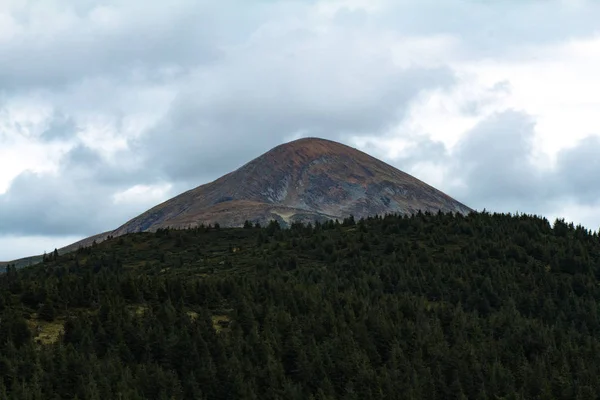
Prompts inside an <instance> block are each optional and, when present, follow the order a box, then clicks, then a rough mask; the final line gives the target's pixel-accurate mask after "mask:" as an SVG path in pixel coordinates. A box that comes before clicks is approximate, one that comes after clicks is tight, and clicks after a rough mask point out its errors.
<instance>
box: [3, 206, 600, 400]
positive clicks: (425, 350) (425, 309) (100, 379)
mask: <svg viewBox="0 0 600 400" xmlns="http://www.w3.org/2000/svg"><path fill="white" fill-rule="evenodd" d="M599 279H600V238H599V236H598V233H597V232H591V231H589V230H586V229H584V228H582V227H575V226H573V225H572V224H566V223H565V222H564V221H562V220H557V221H555V222H554V223H550V222H549V221H547V220H546V219H543V218H539V217H534V216H527V215H505V214H489V213H485V212H484V213H473V214H471V215H469V216H461V215H452V214H437V215H432V214H421V213H420V214H418V215H415V216H412V217H402V216H391V215H390V216H385V217H374V218H370V219H367V220H360V221H354V220H353V219H347V220H345V221H343V222H339V223H333V222H331V223H325V224H316V225H301V224H294V225H292V226H291V227H290V228H289V229H281V228H280V227H279V225H278V224H277V223H274V222H272V223H271V224H270V225H269V226H266V227H258V226H255V225H252V224H251V223H247V224H246V225H245V227H244V228H236V229H224V228H219V227H218V226H208V227H199V228H194V229H189V230H179V231H177V230H159V231H157V232H156V233H137V234H130V235H126V236H122V237H116V238H111V239H109V240H107V241H105V242H102V243H99V244H94V245H93V246H92V247H89V248H83V249H80V250H78V251H76V252H74V253H70V254H65V255H58V254H57V253H51V254H48V255H46V256H45V257H44V262H43V263H41V264H39V265H36V266H32V267H29V268H24V269H19V270H17V269H15V268H13V267H8V268H7V270H6V273H3V274H1V275H0V399H18V400H27V399H80V400H83V399H98V400H99V399H160V400H167V399H169V400H170V399H223V400H225V399H282V400H283V399H286V400H288V399H291V400H295V399H298V400H300V399H314V400H325V399H357V400H359V399H360V400H362V399H440V400H441V399H444V400H446V399H480V400H483V399H490V400H492V399H494V400H495V399H597V398H599V397H600V320H599V317H598V301H599V300H600V280H599Z"/></svg>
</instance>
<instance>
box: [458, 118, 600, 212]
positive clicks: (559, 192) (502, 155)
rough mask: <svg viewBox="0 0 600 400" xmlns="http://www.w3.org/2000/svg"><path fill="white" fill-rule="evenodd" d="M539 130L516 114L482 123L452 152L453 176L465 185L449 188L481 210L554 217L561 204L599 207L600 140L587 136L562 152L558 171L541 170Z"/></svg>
mask: <svg viewBox="0 0 600 400" xmlns="http://www.w3.org/2000/svg"><path fill="white" fill-rule="evenodd" d="M534 127H535V121H534V119H533V118H532V117H531V116H529V115H527V114H525V113H522V112H517V111H508V112H503V113H500V114H495V115H492V116H490V117H489V118H487V119H486V120H484V121H482V122H481V123H480V124H478V125H477V126H476V127H475V128H473V129H472V130H471V131H470V132H468V133H467V134H466V135H465V136H464V137H463V138H462V139H461V141H460V142H459V143H458V145H457V147H456V149H455V150H454V151H453V152H452V154H451V157H450V158H449V159H450V160H451V164H450V165H451V166H452V167H451V169H450V171H451V175H452V176H454V177H458V178H459V179H461V180H462V183H463V185H458V186H455V187H449V188H447V190H448V191H450V192H451V193H452V194H454V195H456V196H457V197H459V198H461V199H463V200H464V201H465V202H466V203H467V204H469V205H470V206H472V207H475V208H477V209H483V208H487V209H488V210H489V209H492V210H498V211H513V212H514V211H522V212H535V213H551V212H554V211H555V210H556V207H557V205H558V204H560V203H561V202H574V203H576V204H582V205H590V206H596V205H600V189H599V187H598V185H597V181H598V179H597V174H598V171H600V160H599V158H598V154H600V139H599V138H598V137H588V138H586V139H584V140H582V141H581V142H579V143H578V144H577V145H576V146H574V147H572V148H568V149H564V150H562V151H560V152H559V154H558V157H557V162H556V165H555V167H554V168H552V169H540V168H539V167H538V166H537V165H535V164H534V163H533V162H532V159H531V157H532V151H533V140H534Z"/></svg>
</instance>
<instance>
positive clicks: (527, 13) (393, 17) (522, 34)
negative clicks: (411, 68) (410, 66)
mask: <svg viewBox="0 0 600 400" xmlns="http://www.w3.org/2000/svg"><path fill="white" fill-rule="evenodd" d="M390 4H391V8H392V9H391V10H386V11H387V12H386V13H385V14H384V15H382V16H381V19H380V20H379V21H378V23H379V24H380V25H385V26H389V27H396V28H397V29H399V30H400V31H402V32H405V33H407V34H421V35H431V34H439V33H444V34H451V35H454V36H458V37H459V38H461V39H463V40H464V41H465V42H464V45H465V46H466V49H467V50H468V52H469V53H470V54H468V55H467V56H472V55H475V56H476V57H479V58H481V57H490V58H497V57H503V58H505V57H507V56H511V55H512V56H514V57H518V58H522V57H528V55H527V54H522V53H521V52H520V50H519V48H520V46H522V45H530V44H550V43H553V42H557V41H563V40H565V39H572V38H576V37H585V36H591V35H593V34H595V33H596V32H597V21H598V18H599V17H600V3H598V2H594V1H586V0H583V1H577V2H575V1H573V2H570V1H560V0H549V1H536V0H531V1H514V0H504V1H489V2H488V1H478V0H447V1H438V0H422V1H412V0H400V1H393V2H390Z"/></svg>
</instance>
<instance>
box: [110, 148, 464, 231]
mask: <svg viewBox="0 0 600 400" xmlns="http://www.w3.org/2000/svg"><path fill="white" fill-rule="evenodd" d="M418 210H422V211H431V212H437V211H438V210H441V211H443V212H450V211H451V212H458V213H463V214H466V213H469V212H470V211H472V210H471V209H470V208H469V207H467V206H465V205H463V204H461V203H459V202H458V201H456V200H454V199H453V198H451V197H449V196H447V195H446V194H444V193H442V192H440V191H439V190H437V189H435V188H433V187H431V186H429V185H427V184H426V183H424V182H422V181H420V180H418V179H416V178H414V177H412V176H410V175H408V174H406V173H404V172H402V171H399V170H398V169H396V168H394V167H392V166H390V165H388V164H386V163H384V162H382V161H380V160H377V159H376V158H373V157H371V156H369V155H368V154H365V153H363V152H361V151H359V150H356V149H353V148H351V147H348V146H346V145H343V144H340V143H336V142H333V141H329V140H324V139H314V138H307V139H300V140H296V141H293V142H290V143H286V144H283V145H280V146H277V147H275V148H274V149H272V150H270V151H269V152H267V153H265V154H263V155H262V156H260V157H258V158H256V159H254V160H252V161H250V162H249V163H247V164H246V165H244V166H242V167H241V168H239V169H237V170H236V171H233V172H231V173H229V174H227V175H225V176H223V177H221V178H219V179H217V180H216V181H214V182H211V183H208V184H206V185H202V186H199V187H197V188H196V189H192V190H190V191H188V192H185V193H183V194H181V195H179V196H177V197H174V198H173V199H171V200H168V201H166V202H164V203H162V204H160V205H158V206H156V207H154V208H152V209H150V210H149V211H146V212H145V213H143V214H141V215H140V216H138V217H136V218H134V219H132V220H131V221H129V222H127V223H126V224H124V225H123V226H121V227H120V228H118V229H117V230H115V231H114V232H113V235H115V236H117V235H122V234H125V233H130V232H139V231H154V230H156V229H158V228H165V227H174V228H186V227H194V226H198V225H200V224H205V225H207V224H209V223H210V224H214V223H217V222H218V223H219V224H220V225H221V226H229V227H231V226H241V225H243V224H244V222H245V221H246V220H249V221H253V222H259V223H261V224H264V223H266V222H268V221H270V220H272V219H275V220H277V221H279V222H280V223H281V224H282V225H284V226H285V225H288V224H289V223H291V222H293V221H302V222H308V221H315V220H321V221H324V220H328V219H335V218H338V219H341V218H344V217H348V216H350V215H353V216H354V217H356V218H357V219H358V218H361V217H366V216H369V215H375V214H380V215H381V214H386V213H401V214H408V213H414V212H416V211H418Z"/></svg>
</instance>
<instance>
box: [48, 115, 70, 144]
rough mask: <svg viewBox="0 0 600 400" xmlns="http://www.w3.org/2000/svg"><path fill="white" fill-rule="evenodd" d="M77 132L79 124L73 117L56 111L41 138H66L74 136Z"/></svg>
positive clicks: (49, 139) (50, 139) (51, 139)
mask: <svg viewBox="0 0 600 400" xmlns="http://www.w3.org/2000/svg"><path fill="white" fill-rule="evenodd" d="M76 133H77V124H76V123H75V121H74V120H73V118H71V117H69V116H67V115H65V114H64V113H60V112H55V113H54V115H53V117H52V119H51V120H50V123H49V125H48V127H47V128H46V129H45V130H44V131H43V132H42V134H41V139H42V140H44V141H53V140H64V139H68V138H71V137H73V136H74V135H75V134H76Z"/></svg>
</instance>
